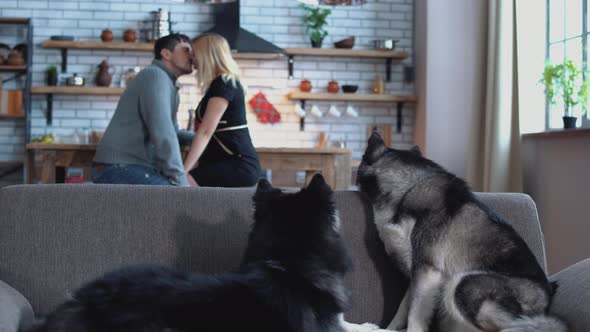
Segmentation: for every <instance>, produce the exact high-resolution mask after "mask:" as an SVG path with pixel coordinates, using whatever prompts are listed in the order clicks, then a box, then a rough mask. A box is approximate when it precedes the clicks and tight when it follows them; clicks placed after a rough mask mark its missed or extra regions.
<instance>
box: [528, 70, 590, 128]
mask: <svg viewBox="0 0 590 332" xmlns="http://www.w3.org/2000/svg"><path fill="white" fill-rule="evenodd" d="M540 82H541V83H542V84H543V85H545V96H546V98H547V101H548V102H549V103H550V104H551V105H555V104H556V103H557V101H558V100H561V101H562V102H563V107H564V113H563V127H564V128H566V129H568V128H575V127H576V121H577V117H575V116H574V107H575V106H576V105H578V104H581V106H582V116H584V114H585V113H586V109H587V102H588V88H589V87H590V84H589V82H590V81H589V80H588V79H586V80H584V77H583V75H582V71H581V70H580V69H579V68H578V67H577V66H576V65H575V64H574V63H573V61H572V60H568V59H566V60H564V62H563V63H560V64H556V65H552V64H547V65H545V70H544V71H543V78H541V81H540Z"/></svg>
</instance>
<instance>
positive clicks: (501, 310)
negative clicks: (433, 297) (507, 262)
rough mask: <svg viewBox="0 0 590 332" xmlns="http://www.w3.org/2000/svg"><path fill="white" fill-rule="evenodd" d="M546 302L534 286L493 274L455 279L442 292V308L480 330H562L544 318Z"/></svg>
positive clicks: (560, 325)
mask: <svg viewBox="0 0 590 332" xmlns="http://www.w3.org/2000/svg"><path fill="white" fill-rule="evenodd" d="M549 300H550V296H549V293H548V291H547V289H544V288H543V287H542V286H541V285H539V284H538V283H535V282H533V281H530V280H527V279H522V278H511V277H506V276H503V275H500V274H496V273H485V272H481V273H472V274H467V275H463V276H458V277H456V278H454V280H453V281H452V282H451V283H450V286H449V287H447V289H446V290H445V308H446V309H447V310H448V311H449V312H451V313H452V314H454V315H455V316H456V317H457V318H459V319H460V320H462V321H464V322H467V323H470V324H472V325H473V326H475V327H477V328H479V329H481V330H483V331H494V332H496V331H506V332H507V331H511V332H529V331H531V332H532V331H538V332H541V331H551V332H559V331H566V330H565V326H564V325H563V323H561V322H560V321H558V320H556V319H554V318H551V317H546V316H544V313H545V312H546V310H547V307H548V306H549Z"/></svg>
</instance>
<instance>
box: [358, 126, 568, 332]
mask: <svg viewBox="0 0 590 332" xmlns="http://www.w3.org/2000/svg"><path fill="white" fill-rule="evenodd" d="M358 183H359V186H360V190H361V191H362V192H364V193H365V194H367V196H368V197H369V199H370V201H371V203H372V205H373V211H374V216H375V223H376V225H377V229H378V231H379V234H380V237H381V239H382V240H383V241H384V245H385V249H386V251H387V252H388V254H389V255H390V256H391V257H392V258H393V259H394V261H395V262H396V263H397V265H398V267H399V269H400V270H401V271H402V272H403V273H405V274H406V275H407V276H408V277H409V279H410V287H409V289H408V291H407V292H406V295H405V296H404V299H403V300H402V303H401V304H400V307H399V309H398V311H397V313H396V315H395V317H394V319H393V321H392V322H391V324H390V325H389V327H388V329H394V330H397V329H403V328H406V327H407V329H408V332H419V331H428V330H429V327H430V326H431V323H432V324H433V325H436V326H438V328H439V330H440V331H443V332H447V331H453V332H455V331H504V332H508V331H510V332H529V331H531V332H532V331H537V332H543V331H547V332H548V331H551V332H561V331H566V327H565V324H564V323H563V322H561V321H560V320H558V319H556V318H554V317H549V316H547V311H548V307H549V304H550V302H551V298H552V295H553V293H554V289H555V285H553V284H551V283H550V282H549V281H548V280H547V277H546V275H545V273H544V271H543V269H542V268H541V266H540V265H539V263H538V262H537V260H536V259H535V256H534V255H533V253H532V251H531V250H530V249H529V247H528V246H527V244H526V243H525V242H524V240H523V239H522V238H521V237H520V236H519V235H518V234H517V233H516V231H515V230H514V229H513V228H512V227H511V226H510V225H509V224H508V223H507V222H506V221H504V220H502V219H501V218H500V217H499V216H497V215H495V214H494V213H493V212H492V211H490V210H489V209H488V208H487V207H485V206H484V205H483V204H482V203H481V202H479V201H478V200H477V199H476V198H475V197H474V195H473V193H472V192H471V191H470V189H469V188H468V186H467V184H466V183H465V182H464V181H463V180H461V179H459V178H457V177H456V176H454V175H453V174H450V173H449V172H447V171H445V170H444V169H443V168H442V167H441V166H439V165H437V164H436V163H434V162H432V161H430V160H428V159H426V158H423V157H422V156H421V154H420V151H419V150H418V149H416V148H414V149H411V150H407V151H404V150H396V149H390V148H387V147H386V146H385V144H384V142H383V140H382V139H381V136H379V134H377V133H376V132H374V133H373V134H372V135H371V137H370V139H369V142H368V146H367V149H366V151H365V154H364V155H363V160H362V163H361V165H360V166H359V170H358ZM434 317H436V319H435V318H434Z"/></svg>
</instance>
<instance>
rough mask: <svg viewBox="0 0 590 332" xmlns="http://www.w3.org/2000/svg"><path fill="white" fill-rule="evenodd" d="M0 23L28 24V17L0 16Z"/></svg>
mask: <svg viewBox="0 0 590 332" xmlns="http://www.w3.org/2000/svg"><path fill="white" fill-rule="evenodd" d="M0 24H29V19H28V18H20V17H0Z"/></svg>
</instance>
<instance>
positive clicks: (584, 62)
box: [545, 0, 590, 130]
mask: <svg viewBox="0 0 590 332" xmlns="http://www.w3.org/2000/svg"><path fill="white" fill-rule="evenodd" d="M551 1H554V0H546V5H547V6H546V15H545V18H546V26H545V61H546V62H547V61H549V60H550V59H551V51H550V50H551V46H552V45H556V44H560V43H561V44H563V52H564V54H563V58H564V59H565V56H566V54H567V48H566V42H567V41H568V40H573V39H577V38H581V41H582V70H583V75H584V79H586V77H585V74H586V71H587V70H588V38H589V37H590V31H588V0H562V1H563V6H564V8H563V22H564V27H563V36H562V37H563V39H560V40H557V41H555V42H551ZM572 1H581V2H582V17H581V19H582V31H581V34H580V35H576V36H574V37H569V38H568V37H567V30H566V21H567V3H568V2H570V3H571V2H572ZM550 112H551V105H550V104H549V103H547V102H546V103H545V130H550V129H555V128H552V127H550V124H551V113H550ZM588 113H590V110H589V111H588ZM589 115H590V114H586V116H587V117H588V116H589Z"/></svg>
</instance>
